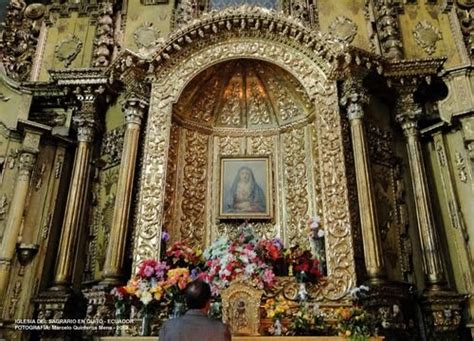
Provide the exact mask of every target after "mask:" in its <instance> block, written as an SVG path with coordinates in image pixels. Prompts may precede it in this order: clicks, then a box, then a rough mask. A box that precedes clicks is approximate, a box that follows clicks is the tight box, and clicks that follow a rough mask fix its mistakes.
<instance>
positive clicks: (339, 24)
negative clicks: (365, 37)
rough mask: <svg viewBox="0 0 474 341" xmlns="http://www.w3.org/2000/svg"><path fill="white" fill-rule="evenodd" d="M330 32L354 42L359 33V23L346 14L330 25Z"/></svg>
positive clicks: (339, 37)
mask: <svg viewBox="0 0 474 341" xmlns="http://www.w3.org/2000/svg"><path fill="white" fill-rule="evenodd" d="M329 32H331V34H332V35H333V36H334V37H335V38H336V39H339V40H342V41H345V42H347V43H349V44H350V43H352V41H353V40H354V38H355V36H356V34H357V25H356V24H354V22H353V21H352V20H351V19H349V18H347V17H344V16H339V17H337V18H336V20H334V21H333V22H332V24H331V25H329Z"/></svg>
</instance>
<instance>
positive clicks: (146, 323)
mask: <svg viewBox="0 0 474 341" xmlns="http://www.w3.org/2000/svg"><path fill="white" fill-rule="evenodd" d="M150 334H151V314H149V313H144V314H143V316H142V321H141V326H140V336H150Z"/></svg>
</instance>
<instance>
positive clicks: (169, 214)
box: [163, 124, 180, 238]
mask: <svg viewBox="0 0 474 341" xmlns="http://www.w3.org/2000/svg"><path fill="white" fill-rule="evenodd" d="M179 132H180V128H179V127H178V126H177V125H176V124H173V125H172V127H171V133H170V147H169V149H168V164H167V170H166V201H165V204H164V208H163V211H164V218H163V219H164V223H163V226H164V228H165V229H166V231H168V232H169V233H170V236H171V238H173V237H174V236H177V235H179V231H177V229H176V226H175V224H174V223H173V219H174V216H175V213H176V195H177V193H176V192H177V183H176V181H177V169H178V165H177V163H178V145H179V141H180V140H179Z"/></svg>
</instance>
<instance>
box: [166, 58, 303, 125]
mask: <svg viewBox="0 0 474 341" xmlns="http://www.w3.org/2000/svg"><path fill="white" fill-rule="evenodd" d="M310 112H311V104H310V101H309V99H308V97H307V95H306V93H305V91H304V89H303V88H302V86H301V85H300V84H299V82H298V81H297V80H296V79H295V78H294V77H293V76H292V75H290V74H289V73H288V72H286V71H285V70H283V69H281V68H279V67H278V66H275V65H272V64H270V63H267V62H263V61H259V60H250V59H239V60H232V61H227V62H224V63H220V64H217V65H214V66H213V67H210V68H208V69H207V70H205V71H203V72H202V73H201V74H200V75H198V76H197V77H196V78H195V79H193V80H192V81H191V82H190V83H189V84H188V86H187V87H186V89H185V90H184V91H183V94H182V96H181V98H180V100H179V102H178V104H177V105H176V106H175V114H176V115H177V116H178V117H179V118H180V119H182V120H184V121H191V123H192V124H193V125H196V124H197V125H202V126H205V127H207V128H209V127H222V128H250V129H252V128H258V129H262V128H276V127H283V126H286V125H288V124H290V123H293V122H295V121H299V120H301V119H304V118H305V117H307V116H308V114H309V113H310Z"/></svg>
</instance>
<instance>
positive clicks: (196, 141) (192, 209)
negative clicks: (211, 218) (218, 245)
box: [179, 130, 209, 247]
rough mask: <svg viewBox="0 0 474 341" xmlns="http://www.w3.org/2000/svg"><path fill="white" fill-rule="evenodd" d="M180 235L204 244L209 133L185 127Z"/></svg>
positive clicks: (182, 237)
mask: <svg viewBox="0 0 474 341" xmlns="http://www.w3.org/2000/svg"><path fill="white" fill-rule="evenodd" d="M184 138H185V141H184V143H185V148H186V151H185V155H184V167H183V186H182V190H183V193H182V194H181V197H182V202H181V212H182V216H181V218H180V222H179V223H180V235H181V239H182V240H185V241H187V242H188V243H189V244H190V245H192V246H201V247H204V238H205V218H206V212H205V209H206V187H207V160H208V155H207V154H208V140H209V137H208V136H206V135H203V134H200V133H199V132H196V131H190V130H185V132H184Z"/></svg>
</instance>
